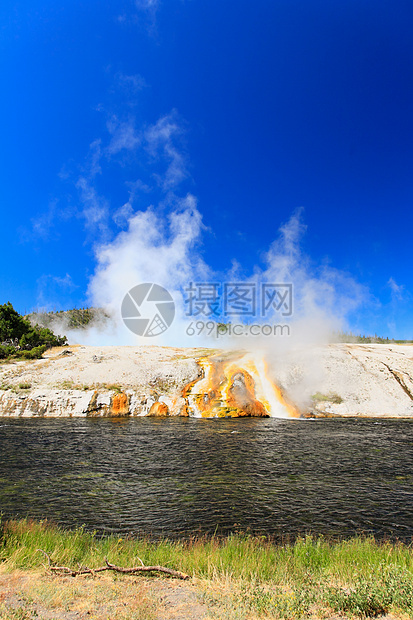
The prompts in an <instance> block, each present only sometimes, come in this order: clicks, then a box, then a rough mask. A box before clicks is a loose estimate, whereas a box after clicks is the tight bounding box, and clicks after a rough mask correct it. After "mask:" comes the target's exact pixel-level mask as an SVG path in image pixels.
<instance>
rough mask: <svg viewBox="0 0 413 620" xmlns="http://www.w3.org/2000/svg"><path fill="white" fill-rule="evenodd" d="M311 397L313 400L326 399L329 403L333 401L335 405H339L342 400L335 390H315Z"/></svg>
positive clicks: (323, 400)
mask: <svg viewBox="0 0 413 620" xmlns="http://www.w3.org/2000/svg"><path fill="white" fill-rule="evenodd" d="M311 399H312V400H313V401H315V402H326V401H328V402H329V403H335V404H336V405H339V404H340V403H342V402H343V399H342V398H341V396H339V395H338V394H336V393H335V392H330V394H321V392H316V393H315V394H313V396H312V397H311Z"/></svg>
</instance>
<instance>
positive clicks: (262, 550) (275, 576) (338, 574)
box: [0, 520, 413, 618]
mask: <svg viewBox="0 0 413 620" xmlns="http://www.w3.org/2000/svg"><path fill="white" fill-rule="evenodd" d="M39 549H43V550H44V551H46V552H47V553H50V554H51V558H52V561H53V562H54V563H56V564H58V565H65V566H74V567H76V566H77V565H78V564H81V565H84V566H88V567H91V568H93V567H97V566H100V565H102V564H104V558H105V557H107V558H108V559H109V561H110V562H113V563H115V564H118V565H120V566H136V565H139V564H140V560H139V558H141V559H142V561H143V562H144V563H145V564H148V565H149V564H161V565H164V566H169V567H170V568H174V569H177V570H181V571H183V572H185V573H188V574H189V575H191V576H192V577H197V578H198V579H200V580H201V584H202V583H203V584H204V585H203V586H201V587H202V588H203V591H204V600H205V601H206V602H207V603H208V604H210V605H211V606H212V609H215V610H216V613H217V614H221V615H222V616H223V617H228V618H236V617H238V618H244V617H245V618H247V617H250V616H251V617H252V616H254V614H255V616H256V617H268V618H270V617H271V618H272V617H274V618H278V617H280V618H281V617H291V618H295V617H297V618H298V617H305V616H307V615H309V614H311V613H314V610H320V609H321V610H323V609H324V610H326V609H327V610H330V612H331V610H332V611H334V612H335V613H339V612H340V613H344V614H348V615H349V617H351V616H357V617H374V616H377V615H379V614H384V613H389V612H394V613H398V612H404V613H405V614H409V615H410V614H413V549H412V547H410V546H407V545H404V544H402V543H398V544H391V543H389V542H377V541H375V540H374V539H373V538H367V537H355V538H352V539H350V540H342V541H340V540H337V541H332V540H326V539H324V538H322V537H319V538H315V537H311V536H307V537H305V538H299V539H298V540H296V541H295V542H294V543H291V544H283V545H281V544H276V543H274V542H272V541H271V540H269V539H268V538H266V537H252V536H247V535H240V534H238V535H231V536H229V537H227V538H224V539H219V538H216V537H210V538H198V537H194V538H193V539H190V540H186V541H183V540H178V541H171V540H166V539H165V540H161V541H157V542H154V541H150V540H145V539H142V538H139V539H135V538H126V539H125V538H123V537H121V536H107V537H104V538H99V537H98V536H96V534H94V533H90V532H87V531H85V530H84V529H83V528H79V529H77V530H72V531H66V530H63V529H61V528H59V527H57V526H55V525H52V524H50V523H47V522H35V521H30V520H21V521H9V522H4V523H3V524H2V529H1V538H0V560H1V561H2V562H3V566H5V567H7V569H9V570H13V569H16V568H18V569H38V568H39V566H41V564H42V563H44V561H45V558H44V556H43V555H42V553H41V552H40V551H39ZM211 583H214V584H215V586H214V587H211ZM217 584H218V585H217ZM223 584H227V585H228V584H230V587H228V588H227V590H225V587H224V585H223ZM224 591H225V592H224ZM237 610H238V611H237ZM236 614H238V616H237V615H236ZM255 616H254V617H255ZM217 617H221V616H219V615H218V616H217Z"/></svg>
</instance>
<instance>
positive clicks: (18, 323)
mask: <svg viewBox="0 0 413 620" xmlns="http://www.w3.org/2000/svg"><path fill="white" fill-rule="evenodd" d="M0 342H1V344H0V359H9V358H11V357H16V358H18V359H27V360H31V359H39V358H41V357H42V354H43V353H44V351H45V350H46V349H49V348H50V347H57V346H64V345H66V344H67V339H66V336H56V335H55V334H54V333H53V332H52V331H51V330H50V329H48V328H47V327H41V326H40V325H35V326H33V325H31V323H30V322H29V321H28V320H27V319H25V318H23V317H22V316H20V314H19V313H18V312H16V310H15V309H14V308H13V306H12V304H11V303H10V302H9V301H8V302H7V303H6V304H3V305H0Z"/></svg>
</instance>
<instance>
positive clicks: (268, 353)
mask: <svg viewBox="0 0 413 620" xmlns="http://www.w3.org/2000/svg"><path fill="white" fill-rule="evenodd" d="M115 120H116V119H115ZM115 120H114V119H113V117H112V120H111V121H110V122H109V123H108V125H107V127H108V132H109V134H110V138H109V142H108V144H107V146H106V147H105V145H104V144H102V143H101V141H95V143H93V144H92V145H91V147H94V148H93V149H92V155H93V158H92V159H93V166H92V168H91V170H90V172H89V175H88V176H85V175H83V176H82V177H81V178H80V179H79V180H78V182H77V187H78V189H79V190H80V200H81V202H82V203H83V205H84V206H83V210H84V212H85V221H86V222H87V226H86V230H87V229H88V226H89V224H90V221H91V219H92V220H93V218H91V217H90V215H91V212H93V214H95V212H97V213H98V215H99V217H98V218H94V219H95V220H96V229H97V230H98V231H99V230H100V231H102V230H103V229H106V222H107V218H108V210H109V205H108V203H107V202H106V201H105V199H104V198H103V197H101V196H99V194H98V192H97V191H96V189H95V185H94V184H95V182H96V179H97V177H98V176H99V175H100V174H102V170H103V167H104V165H105V164H108V162H109V163H111V164H113V161H114V160H113V158H115V157H116V156H117V155H119V154H120V153H121V152H125V151H130V152H134V153H138V152H140V153H141V156H142V157H144V156H146V157H148V156H149V157H150V158H151V159H152V160H153V161H156V163H157V164H158V168H157V173H153V174H152V175H151V179H152V181H153V180H155V185H156V188H157V191H158V192H160V193H161V199H160V200H159V202H158V207H154V206H150V207H148V208H147V209H146V210H142V209H139V210H136V208H135V206H134V201H135V197H136V193H137V192H138V191H144V192H145V193H149V192H150V191H152V189H153V188H152V187H150V186H149V183H150V180H146V181H144V180H142V179H138V180H136V181H134V182H133V183H130V184H129V185H130V187H131V192H130V198H129V201H128V202H127V203H126V204H125V205H124V206H123V207H121V208H120V209H118V210H117V211H116V212H115V213H114V216H113V219H114V221H115V222H117V221H121V220H122V222H126V229H124V230H122V231H121V232H118V234H117V235H116V236H115V237H114V238H113V239H112V241H107V238H108V237H107V235H106V234H102V235H101V241H100V242H99V243H98V244H97V245H96V246H95V255H96V269H95V273H94V275H93V277H92V278H91V280H90V283H89V289H88V296H89V301H90V305H92V306H94V307H96V308H102V309H103V310H104V311H105V312H106V313H108V314H109V315H110V317H111V320H110V321H106V322H102V323H101V324H94V325H91V326H90V327H89V328H88V329H86V330H76V331H74V332H70V331H68V330H67V329H63V328H64V326H61V327H62V329H61V330H59V331H65V333H67V335H68V338H69V341H70V342H72V343H74V342H77V343H80V344H90V345H136V344H145V345H149V344H150V345H153V344H156V345H168V346H177V347H182V346H191V347H198V346H211V347H214V348H216V347H227V348H233V349H241V348H244V349H247V350H249V351H256V352H259V353H260V354H261V355H263V356H264V357H265V359H266V360H267V362H268V364H269V366H270V370H271V372H272V374H273V375H274V376H276V377H277V378H279V377H283V378H284V379H283V380H284V383H288V384H289V385H290V386H291V390H290V391H291V392H292V395H293V397H294V398H295V399H296V401H297V403H298V404H300V403H304V402H305V400H306V398H307V397H308V394H309V393H310V392H311V389H313V386H314V382H315V381H316V379H317V377H318V374H319V370H318V367H317V363H316V360H317V353H316V348H317V347H320V346H322V345H325V344H326V343H327V342H328V341H329V339H330V338H331V334H332V332H333V331H337V330H339V329H341V328H343V327H344V326H345V318H346V315H347V314H348V313H349V312H350V311H353V310H354V309H355V308H356V307H357V306H358V305H359V304H360V303H361V301H362V300H363V298H364V297H365V294H366V292H365V290H364V289H363V288H362V287H361V286H360V285H359V284H357V283H356V282H355V281H354V280H353V279H352V278H351V277H350V276H348V275H346V274H344V273H342V272H340V271H338V270H336V269H334V268H332V267H329V266H326V265H321V266H318V265H314V264H313V262H312V261H311V259H310V258H309V257H308V256H305V255H303V253H302V251H301V240H302V237H303V235H304V233H305V230H306V226H305V225H304V222H303V212H302V210H298V211H297V212H296V213H294V214H293V215H292V216H291V218H290V220H289V221H288V222H287V223H285V224H284V225H282V226H281V227H280V230H279V236H278V238H277V239H276V240H274V242H273V243H272V245H271V246H270V248H269V249H268V252H267V253H266V255H265V260H264V266H263V267H259V266H256V267H255V268H254V269H253V270H252V271H251V275H250V276H249V277H247V278H245V276H244V277H241V276H240V275H239V273H240V272H241V268H240V267H239V268H237V266H235V267H234V268H233V269H232V271H231V275H230V277H231V281H236V282H244V283H249V284H251V283H255V284H256V285H257V287H258V286H260V285H262V284H264V283H291V284H292V286H293V313H292V316H291V317H282V316H281V317H280V314H277V313H276V310H275V309H274V310H273V312H272V314H271V313H269V314H268V313H267V315H266V317H265V323H267V324H277V323H280V322H281V323H284V324H288V326H289V335H288V336H285V337H283V336H280V335H279V336H274V335H272V336H268V337H263V336H261V337H251V336H249V337H247V336H243V337H240V336H237V337H233V336H230V335H227V336H223V337H220V338H219V339H217V338H216V332H214V334H213V335H212V336H211V337H208V336H207V335H206V332H205V333H202V334H201V335H200V336H198V337H196V336H192V337H191V336H189V335H188V334H187V333H186V327H187V326H188V323H189V321H190V320H191V319H190V317H188V316H187V315H186V312H187V307H186V305H185V298H184V290H185V289H186V288H187V287H188V286H189V285H190V283H191V282H193V283H197V282H220V281H221V282H222V278H221V277H220V275H219V274H217V273H214V272H213V270H212V269H211V268H210V267H209V266H208V264H207V263H205V261H204V260H203V258H202V256H201V253H200V243H201V238H202V231H203V224H202V216H201V213H200V211H199V210H198V207H197V201H196V198H195V197H194V196H193V195H192V194H190V193H188V194H187V195H186V196H184V197H178V196H177V194H176V190H177V186H178V185H179V184H180V183H181V182H182V181H184V180H185V179H187V178H188V177H189V174H188V171H187V167H186V157H185V156H184V155H183V154H182V150H181V149H180V146H179V138H180V136H181V135H182V130H181V127H180V123H179V117H178V115H177V113H176V111H173V112H172V113H171V114H169V115H167V116H164V117H162V118H160V119H159V120H158V121H157V122H156V123H155V124H154V125H152V126H149V127H146V128H144V129H143V130H142V131H137V130H136V129H135V127H134V124H133V122H129V124H125V123H121V122H118V121H117V120H116V122H115ZM96 144H98V146H99V148H98V149H96ZM160 168H162V169H163V173H162V174H159V169H160ZM92 223H93V222H92ZM242 272H243V273H245V269H244V270H242ZM145 282H154V283H156V284H160V285H161V286H163V287H165V288H166V289H167V290H168V291H169V292H170V293H171V294H172V296H173V298H174V301H175V305H176V316H175V319H174V322H173V324H172V326H171V327H169V329H168V330H167V331H166V332H164V333H163V334H162V335H161V336H156V337H153V338H142V337H141V338H139V337H138V336H136V335H134V334H133V333H132V332H131V331H129V330H128V329H127V327H126V326H125V325H124V323H123V321H122V318H121V305H122V300H123V298H124V296H125V295H126V293H127V292H128V291H129V290H130V289H131V288H132V287H134V286H135V285H137V284H140V283H145ZM200 318H203V319H204V320H208V319H207V318H206V317H200ZM254 321H255V322H256V323H257V322H259V321H260V319H259V318H258V317H256V318H255V319H254ZM261 321H262V319H261ZM231 322H239V323H243V322H244V321H243V317H231ZM214 336H215V337H214Z"/></svg>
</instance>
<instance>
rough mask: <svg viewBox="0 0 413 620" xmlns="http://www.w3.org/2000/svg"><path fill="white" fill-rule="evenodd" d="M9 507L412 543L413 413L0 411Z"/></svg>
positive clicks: (147, 525)
mask: <svg viewBox="0 0 413 620" xmlns="http://www.w3.org/2000/svg"><path fill="white" fill-rule="evenodd" d="M0 510H2V511H3V513H4V514H5V515H6V516H19V517H21V516H26V515H29V516H32V517H36V518H40V517H47V518H49V519H53V520H55V521H57V522H58V523H61V524H63V525H65V526H70V527H73V526H75V525H81V524H85V525H86V526H87V527H88V528H89V529H97V530H98V531H100V532H105V531H106V532H107V531H116V532H121V533H126V532H132V533H138V532H139V533H142V532H144V533H146V534H150V535H154V536H159V535H167V536H171V537H172V536H182V535H187V534H189V533H191V532H194V531H200V532H205V533H212V532H215V531H217V532H219V533H228V532H230V531H235V530H244V531H245V530H247V529H249V530H250V531H253V532H256V533H259V532H260V533H264V532H265V533H271V534H273V535H276V536H278V535H280V536H285V535H288V536H294V535H295V534H297V533H299V532H300V533H304V532H309V531H311V532H315V533H323V534H334V535H345V536H347V535H351V534H354V533H355V532H359V531H364V532H373V533H374V534H375V535H376V536H378V537H390V538H400V539H403V540H410V539H411V537H412V536H413V421H406V420H404V421H403V420H399V421H397V420H382V421H375V420H354V419H353V420H351V419H347V420H337V419H336V420H306V421H299V420H275V419H269V420H263V419H246V420H193V419H182V418H181V419H158V420H157V419H153V418H152V419H150V418H137V419H136V418H134V419H76V420H74V419H69V418H68V419H62V418H61V419H25V420H21V419H8V418H0Z"/></svg>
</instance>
